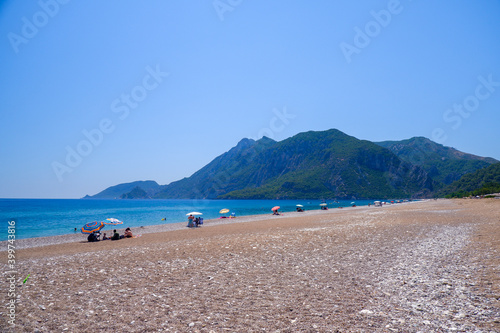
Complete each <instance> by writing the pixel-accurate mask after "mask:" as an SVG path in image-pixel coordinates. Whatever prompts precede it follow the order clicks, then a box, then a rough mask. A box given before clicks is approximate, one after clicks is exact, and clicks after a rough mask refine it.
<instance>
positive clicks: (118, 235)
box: [111, 229, 120, 240]
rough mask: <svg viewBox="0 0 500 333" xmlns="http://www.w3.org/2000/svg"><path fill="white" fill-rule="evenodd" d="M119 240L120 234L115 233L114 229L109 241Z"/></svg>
mask: <svg viewBox="0 0 500 333" xmlns="http://www.w3.org/2000/svg"><path fill="white" fill-rule="evenodd" d="M119 239H120V234H119V233H117V232H116V229H115V230H113V236H112V237H111V240H119Z"/></svg>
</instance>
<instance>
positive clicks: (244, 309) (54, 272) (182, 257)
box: [0, 199, 500, 332]
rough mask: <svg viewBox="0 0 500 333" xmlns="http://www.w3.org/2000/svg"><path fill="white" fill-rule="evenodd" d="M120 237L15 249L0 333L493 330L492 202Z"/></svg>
mask: <svg viewBox="0 0 500 333" xmlns="http://www.w3.org/2000/svg"><path fill="white" fill-rule="evenodd" d="M132 231H133V233H134V234H140V235H141V237H138V238H133V239H123V240H119V241H101V242H97V243H88V242H86V239H85V237H84V236H83V235H81V234H78V235H69V236H55V237H45V238H36V239H26V240H19V241H17V242H16V246H17V250H16V253H15V256H16V267H15V269H16V272H17V274H16V288H15V294H16V309H15V321H14V322H15V327H12V326H11V325H9V323H8V322H7V320H8V319H7V318H8V317H7V315H8V309H7V308H6V306H3V307H2V308H1V309H0V312H1V318H2V320H1V322H0V331H2V332H4V331H6V332H8V331H9V330H12V331H13V332H88V331H102V332H120V331H123V332H125V331H127V332H162V331H164V332H257V331H259V332H262V331H264V332H436V331H438V332H500V287H499V285H500V200H495V199H481V200H469V199H457V200H427V201H421V202H410V203H404V204H397V205H390V206H384V207H374V206H371V207H355V208H344V209H330V210H328V211H320V210H317V211H307V212H304V213H296V212H293V213H285V214H284V215H281V216H271V215H259V216H248V217H238V218H235V219H221V220H208V221H205V224H204V225H203V226H202V227H201V228H194V229H188V228H186V223H177V224H168V225H159V226H148V227H144V228H133V229H132ZM3 243H5V242H3ZM5 248H6V245H5V244H2V248H1V249H2V250H3V252H0V262H1V265H2V271H3V272H8V271H10V270H11V269H9V267H8V266H7V252H5ZM28 274H29V278H28V279H27V280H26V282H25V283H23V280H24V279H25V278H26V277H27V276H28ZM4 275H5V274H4ZM4 281H5V279H4ZM4 285H6V284H4ZM1 290H2V294H3V295H2V297H3V298H4V302H3V304H8V302H9V296H8V293H7V288H4V287H3V286H2V289H1Z"/></svg>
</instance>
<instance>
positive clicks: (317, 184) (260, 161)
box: [221, 130, 432, 199]
mask: <svg viewBox="0 0 500 333" xmlns="http://www.w3.org/2000/svg"><path fill="white" fill-rule="evenodd" d="M240 172H241V173H240V175H241V176H243V177H244V178H250V177H252V176H253V180H252V181H251V182H249V183H248V184H247V186H245V187H243V188H240V189H237V190H234V191H231V192H228V193H227V194H224V195H222V196H221V198H267V199H272V198H283V199H286V198H317V197H322V198H339V199H341V198H387V197H407V196H412V195H421V196H423V195H426V194H428V193H429V192H431V191H432V181H431V179H429V178H428V177H427V175H426V173H425V172H424V171H423V170H422V169H421V168H419V167H414V166H412V165H410V164H408V163H405V162H403V161H401V160H400V159H399V158H398V157H397V156H396V155H394V154H393V153H391V152H390V151H389V150H387V149H385V148H382V147H380V146H377V145H375V144H374V143H372V142H369V141H365V140H358V139H356V138H354V137H352V136H349V135H346V134H344V133H342V132H340V131H338V130H329V131H323V132H313V131H310V132H306V133H300V134H297V135H295V136H293V137H291V138H289V139H286V140H283V141H281V142H277V143H275V144H274V145H272V146H270V147H269V148H268V149H266V150H264V151H262V153H261V154H258V155H256V156H255V159H254V161H253V163H251V164H249V165H247V166H246V167H245V168H244V169H242V170H241V171H240Z"/></svg>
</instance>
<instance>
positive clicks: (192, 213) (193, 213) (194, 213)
mask: <svg viewBox="0 0 500 333" xmlns="http://www.w3.org/2000/svg"><path fill="white" fill-rule="evenodd" d="M189 215H194V216H196V215H203V214H202V213H199V212H191V213H187V214H186V216H189Z"/></svg>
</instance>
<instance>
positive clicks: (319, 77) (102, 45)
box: [0, 0, 500, 198]
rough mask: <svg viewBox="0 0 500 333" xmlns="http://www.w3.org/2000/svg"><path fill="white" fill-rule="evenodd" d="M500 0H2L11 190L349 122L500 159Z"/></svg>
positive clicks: (5, 153)
mask: <svg viewBox="0 0 500 333" xmlns="http://www.w3.org/2000/svg"><path fill="white" fill-rule="evenodd" d="M499 17H500V1H497V0H482V1H470V0H468V1H465V0H454V1H452V0H443V1H424V0H413V1H412V0H401V1H395V0H391V1H387V0H383V1H347V0H346V1H330V0H318V1H305V0H302V1H298V0H297V1H285V0H273V1H269V0H252V1H250V0H190V1H185V0H171V1H164V0H156V1H154V0H151V1H93V0H90V1H75V0H72V1H68V0H64V1H63V0H41V1H14V0H10V1H9V0H7V1H2V2H0V73H1V75H0V103H1V104H0V105H1V112H0V124H1V131H0V157H1V163H0V198H80V197H83V196H84V195H86V194H90V195H92V194H96V193H97V192H99V191H101V190H103V189H105V188H106V187H108V186H112V185H116V184H119V183H124V182H131V181H135V180H156V181H157V182H158V183H159V184H168V183H170V182H172V181H175V180H179V179H181V178H183V177H189V176H190V175H191V174H192V173H194V172H195V171H197V170H198V169H200V168H201V167H203V166H204V165H206V164H207V163H209V162H210V161H211V160H212V159H214V158H215V157H216V156H218V155H220V154H222V153H224V152H226V151H228V150H229V149H231V148H232V147H233V146H235V145H236V144H237V143H238V142H239V141H240V140H241V139H242V138H245V137H248V138H254V139H257V138H260V137H261V136H262V135H266V136H269V137H271V138H273V139H275V140H278V141H279V140H283V139H286V138H288V137H290V136H293V135H295V134H297V133H300V132H304V131H309V130H316V131H318V130H326V129H330V128H337V129H339V130H341V131H343V132H345V133H347V134H349V135H352V136H354V137H357V138H359V139H367V140H371V141H382V140H401V139H407V138H410V137H413V136H425V137H428V138H430V139H432V140H434V141H436V142H439V143H442V144H444V145H446V146H451V147H454V148H457V149H459V150H461V151H464V152H467V153H473V154H476V155H481V156H490V157H494V158H496V159H500V148H498V147H499V142H500V130H499V124H500V20H499Z"/></svg>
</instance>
